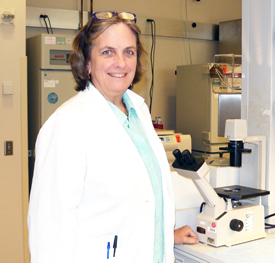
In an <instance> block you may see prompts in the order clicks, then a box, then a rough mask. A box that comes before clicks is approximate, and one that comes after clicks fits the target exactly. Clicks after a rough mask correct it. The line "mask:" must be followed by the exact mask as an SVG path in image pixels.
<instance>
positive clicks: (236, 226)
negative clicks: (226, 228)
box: [230, 219, 243, 232]
mask: <svg viewBox="0 0 275 263" xmlns="http://www.w3.org/2000/svg"><path fill="white" fill-rule="evenodd" d="M230 228H231V230H233V231H238V232H240V231H242V229H243V221H241V220H239V219H232V220H231V222H230Z"/></svg>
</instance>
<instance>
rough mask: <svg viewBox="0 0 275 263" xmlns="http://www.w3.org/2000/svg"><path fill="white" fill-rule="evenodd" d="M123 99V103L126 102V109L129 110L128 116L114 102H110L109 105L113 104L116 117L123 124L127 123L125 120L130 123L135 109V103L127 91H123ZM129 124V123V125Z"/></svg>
mask: <svg viewBox="0 0 275 263" xmlns="http://www.w3.org/2000/svg"><path fill="white" fill-rule="evenodd" d="M122 100H123V103H124V104H125V106H126V109H127V112H128V116H127V115H126V114H125V113H123V112H122V111H121V110H120V109H119V108H118V107H117V106H115V105H114V104H113V103H111V102H109V101H108V103H109V105H110V106H111V108H112V110H113V112H114V113H115V115H116V117H117V118H118V120H119V122H120V123H121V124H126V123H125V122H127V124H128V121H129V120H130V119H131V117H132V110H134V105H133V103H132V102H131V100H130V98H129V96H128V94H127V93H126V92H124V93H123V95H122ZM127 126H128V125H127Z"/></svg>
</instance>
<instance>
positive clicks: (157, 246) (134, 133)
mask: <svg viewBox="0 0 275 263" xmlns="http://www.w3.org/2000/svg"><path fill="white" fill-rule="evenodd" d="M122 99H123V101H124V103H125V106H126V108H127V111H128V116H127V115H126V114H124V113H123V112H122V111H121V110H120V109H118V108H117V107H116V106H115V105H114V104H112V103H111V102H109V105H110V106H111V108H112V110H113V112H114V113H115V115H116V117H117V118H118V120H119V121H120V123H121V124H122V126H123V128H124V129H125V130H126V132H127V133H128V135H129V136H130V138H131V140H132V141H133V143H134V144H135V146H136V148H137V150H138V152H139V154H140V156H141V158H142V160H143V162H144V164H145V166H146V169H147V171H148V174H149V176H150V180H151V184H152V188H153V191H154V195H155V238H154V263H162V262H163V252H164V240H163V239H164V233H163V193H162V175H161V170H160V167H159V163H158V160H157V158H156V155H155V153H154V151H153V149H152V146H151V144H150V142H149V140H148V138H147V136H146V133H145V131H144V129H143V127H142V123H141V121H140V120H139V118H138V116H137V113H136V110H135V108H134V106H133V104H132V102H131V100H130V98H129V96H128V95H127V93H126V92H125V93H124V94H123V97H122Z"/></svg>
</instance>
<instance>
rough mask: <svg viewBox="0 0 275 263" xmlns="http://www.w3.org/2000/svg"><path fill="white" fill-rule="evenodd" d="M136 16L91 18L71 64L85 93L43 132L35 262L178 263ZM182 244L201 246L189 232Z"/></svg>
mask: <svg viewBox="0 0 275 263" xmlns="http://www.w3.org/2000/svg"><path fill="white" fill-rule="evenodd" d="M135 21H136V17H135V15H134V14H131V13H127V12H121V13H112V12H98V13H94V14H93V17H92V19H91V21H90V22H89V23H88V24H87V25H85V26H84V27H83V29H81V30H80V31H79V33H78V34H77V36H76V38H75V40H74V44H73V47H74V52H73V54H72V55H71V57H70V63H71V66H72V71H73V74H74V77H75V80H76V82H77V87H76V89H77V90H78V91H80V92H79V93H78V94H77V95H76V96H75V97H73V98H72V99H70V100H69V101H67V102H66V103H64V104H63V105H62V106H61V107H60V108H59V109H57V111H56V112H55V113H54V114H53V115H52V116H51V117H50V118H49V119H48V120H47V122H46V123H45V124H44V126H43V127H42V129H41V131H40V133H39V135H38V139H37V143H36V162H35V170H34V179H33V186H32V190H31V198H30V206H29V218H28V221H29V240H30V251H31V259H32V263H36V262H51V263H53V262H59V263H60V262H64V263H65V262H66V263H69V262H79V263H80V262H81V263H82V262H97V263H98V262H109V261H113V262H120V263H123V262H148V263H152V262H165V263H166V262H167V263H168V262H169V263H170V262H172V261H173V244H174V229H173V228H174V221H175V219H174V213H175V211H174V199H173V191H172V185H171V179H170V169H169V166H168V164H167V159H166V155H165V152H164V150H163V147H162V144H161V142H160V140H159V139H158V137H157V135H156V133H155V131H154V130H153V127H152V122H151V117H150V114H149V112H148V108H147V106H146V105H145V103H144V100H143V99H142V98H141V97H139V96H138V95H136V94H135V93H133V92H132V91H131V90H130V89H129V87H131V86H132V84H135V83H136V82H138V81H139V80H140V78H141V74H142V67H141V63H140V57H141V55H142V52H143V48H142V45H141V43H140V39H139V35H140V30H139V28H138V27H137V26H136V24H135ZM175 241H176V243H182V242H184V241H186V242H190V243H197V242H198V241H197V239H196V235H195V234H194V233H193V232H192V230H191V229H190V228H189V227H184V228H182V229H179V230H176V232H175Z"/></svg>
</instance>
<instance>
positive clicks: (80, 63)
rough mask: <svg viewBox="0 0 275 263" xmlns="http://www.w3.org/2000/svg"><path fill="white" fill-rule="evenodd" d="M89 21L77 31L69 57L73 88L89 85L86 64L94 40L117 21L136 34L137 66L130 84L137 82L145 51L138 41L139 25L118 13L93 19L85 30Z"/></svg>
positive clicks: (141, 69) (79, 89)
mask: <svg viewBox="0 0 275 263" xmlns="http://www.w3.org/2000/svg"><path fill="white" fill-rule="evenodd" d="M89 23H90V22H88V23H87V24H86V25H85V26H84V27H82V29H80V30H79V32H78V33H77V35H76V37H75V39H74V42H73V53H72V54H71V55H70V57H69V62H70V65H71V68H72V73H73V76H74V79H75V81H76V83H77V86H76V87H75V89H76V90H77V91H81V90H85V89H86V88H87V87H88V86H89V80H90V77H89V72H88V69H87V65H88V63H89V61H90V60H91V52H92V48H93V42H94V40H95V39H96V38H97V37H99V36H100V35H101V34H102V33H103V32H104V31H105V30H106V29H107V28H108V27H110V26H112V25H115V24H118V23H124V24H125V25H127V26H128V27H129V28H130V29H131V31H132V32H133V33H134V35H135V36H136V44H137V68H136V73H135V76H134V79H133V82H132V84H135V83H137V82H139V81H140V79H141V77H142V74H143V72H144V70H143V67H142V65H141V56H142V54H143V53H145V50H144V48H143V45H142V43H141V42H140V33H141V31H140V29H139V27H138V26H137V25H136V24H135V23H134V22H133V21H130V20H125V19H122V18H121V17H120V16H119V14H115V15H113V17H112V18H109V19H104V20H97V19H94V21H93V23H92V26H91V28H90V30H89V31H88V32H86V30H87V27H88V25H89Z"/></svg>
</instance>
